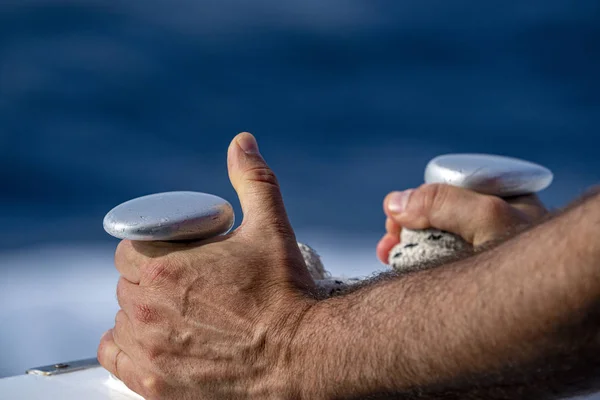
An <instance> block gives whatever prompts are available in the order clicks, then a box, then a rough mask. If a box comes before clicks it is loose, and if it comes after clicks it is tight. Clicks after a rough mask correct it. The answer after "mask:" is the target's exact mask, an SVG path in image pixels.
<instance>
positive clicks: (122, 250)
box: [115, 240, 133, 264]
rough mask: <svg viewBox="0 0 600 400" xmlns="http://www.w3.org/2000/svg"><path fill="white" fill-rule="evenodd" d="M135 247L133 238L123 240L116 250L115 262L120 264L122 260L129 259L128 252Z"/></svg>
mask: <svg viewBox="0 0 600 400" xmlns="http://www.w3.org/2000/svg"><path fill="white" fill-rule="evenodd" d="M132 249H133V244H132V243H131V240H121V241H120V242H119V244H118V245H117V249H116V250H115V262H116V263H117V264H118V263H119V262H120V261H121V260H126V259H127V253H128V252H130V251H131V250H132Z"/></svg>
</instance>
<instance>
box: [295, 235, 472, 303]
mask: <svg viewBox="0 0 600 400" xmlns="http://www.w3.org/2000/svg"><path fill="white" fill-rule="evenodd" d="M298 247H299V248H300V252H301V253H302V256H303V257H304V262H305V263H306V267H307V268H308V271H309V272H310V275H311V276H312V278H313V279H314V280H315V283H316V285H317V288H318V290H319V294H321V295H323V296H326V297H329V296H333V295H335V294H337V293H340V292H343V291H344V290H347V289H348V288H349V287H350V286H353V285H356V284H359V283H360V282H362V281H363V280H362V279H360V278H350V279H348V278H336V277H332V276H331V274H330V273H329V272H327V270H326V269H325V267H324V266H323V262H322V261H321V257H320V256H319V254H318V253H317V252H316V251H315V250H314V249H312V248H311V247H310V246H307V245H305V244H303V243H298ZM472 251H473V247H472V246H471V245H470V244H469V243H467V242H465V241H464V240H463V239H462V238H461V237H459V236H457V235H454V234H452V233H449V232H445V231H440V230H438V229H425V230H411V229H402V232H401V234H400V243H399V244H397V245H396V246H394V248H392V250H391V251H390V255H389V261H388V263H389V265H390V267H391V268H393V269H394V270H395V271H397V272H399V273H408V272H413V271H419V270H423V269H427V268H430V267H432V266H434V265H435V261H438V260H440V259H442V258H446V257H451V256H452V255H455V254H456V253H459V252H460V253H466V252H472Z"/></svg>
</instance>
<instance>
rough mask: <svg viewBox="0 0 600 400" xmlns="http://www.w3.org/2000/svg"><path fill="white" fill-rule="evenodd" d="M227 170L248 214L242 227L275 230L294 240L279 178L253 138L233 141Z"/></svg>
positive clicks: (239, 137) (241, 136)
mask: <svg viewBox="0 0 600 400" xmlns="http://www.w3.org/2000/svg"><path fill="white" fill-rule="evenodd" d="M227 167H228V171H229V180H230V181H231V184H232V185H233V188H234V189H235V191H236V192H237V194H238V197H239V199H240V204H241V206H242V211H243V213H244V219H243V221H242V226H244V227H248V228H250V229H263V230H264V229H269V228H275V230H276V231H277V232H278V233H281V234H284V235H286V236H287V235H291V236H293V235H294V233H293V230H292V227H291V225H290V222H289V220H288V217H287V213H286V211H285V207H284V205H283V199H282V197H281V191H280V189H279V183H278V182H277V177H276V176H275V174H274V173H273V171H272V170H271V168H269V166H268V165H267V163H266V162H265V160H264V159H263V158H262V156H261V155H260V153H259V150H258V144H257V143H256V139H255V138H254V136H252V134H250V133H248V132H243V133H240V134H239V135H237V136H236V137H235V138H234V139H233V140H232V142H231V144H230V145H229V150H228V152H227Z"/></svg>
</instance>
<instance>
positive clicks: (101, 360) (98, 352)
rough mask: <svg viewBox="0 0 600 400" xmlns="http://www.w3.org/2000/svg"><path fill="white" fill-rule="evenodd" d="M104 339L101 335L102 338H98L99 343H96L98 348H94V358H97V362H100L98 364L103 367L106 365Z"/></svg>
mask: <svg viewBox="0 0 600 400" xmlns="http://www.w3.org/2000/svg"><path fill="white" fill-rule="evenodd" d="M106 346H107V343H106V339H105V338H104V337H103V338H102V340H100V343H99V344H98V349H97V350H96V358H98V362H99V363H100V365H102V366H103V367H105V368H106V367H108V364H107V361H108V360H107V359H106V358H107V357H106V353H107V351H106Z"/></svg>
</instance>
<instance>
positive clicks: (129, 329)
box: [112, 310, 137, 356]
mask: <svg viewBox="0 0 600 400" xmlns="http://www.w3.org/2000/svg"><path fill="white" fill-rule="evenodd" d="M112 335H113V340H114V342H115V344H116V345H117V347H119V348H120V349H121V350H123V351H124V352H125V353H126V354H129V355H131V356H133V355H134V354H135V353H137V342H136V340H135V332H134V331H133V324H132V323H131V320H130V319H129V317H128V316H127V313H125V311H123V310H119V311H118V312H117V315H116V316H115V327H114V328H113V329H112Z"/></svg>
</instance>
